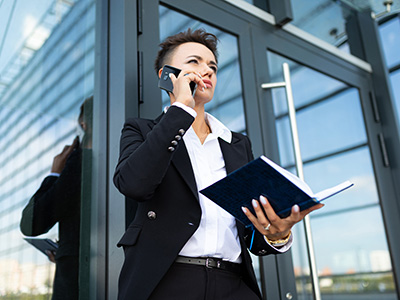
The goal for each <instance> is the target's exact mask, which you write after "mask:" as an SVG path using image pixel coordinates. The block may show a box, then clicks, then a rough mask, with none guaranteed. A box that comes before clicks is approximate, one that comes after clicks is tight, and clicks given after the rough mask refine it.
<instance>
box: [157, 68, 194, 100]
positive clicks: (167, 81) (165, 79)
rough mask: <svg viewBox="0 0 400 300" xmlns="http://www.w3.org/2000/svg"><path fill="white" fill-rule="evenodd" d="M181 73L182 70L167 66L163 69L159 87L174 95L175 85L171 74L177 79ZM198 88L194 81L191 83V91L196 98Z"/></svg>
mask: <svg viewBox="0 0 400 300" xmlns="http://www.w3.org/2000/svg"><path fill="white" fill-rule="evenodd" d="M180 72H181V69H178V68H175V67H172V66H169V65H165V66H164V67H163V69H162V72H161V76H160V79H159V81H158V87H159V88H160V89H163V90H166V91H167V92H168V93H172V91H173V90H174V85H173V84H172V81H171V78H170V77H169V76H170V75H169V74H170V73H172V74H174V75H175V77H178V76H179V73H180ZM196 88H197V84H196V83H195V82H194V81H192V82H190V90H191V91H192V96H194V94H195V92H196Z"/></svg>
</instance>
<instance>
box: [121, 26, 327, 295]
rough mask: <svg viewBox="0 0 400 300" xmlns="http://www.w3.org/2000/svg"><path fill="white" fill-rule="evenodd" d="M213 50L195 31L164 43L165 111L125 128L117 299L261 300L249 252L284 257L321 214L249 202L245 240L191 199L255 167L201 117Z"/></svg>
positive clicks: (238, 229) (242, 144)
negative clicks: (168, 88)
mask: <svg viewBox="0 0 400 300" xmlns="http://www.w3.org/2000/svg"><path fill="white" fill-rule="evenodd" d="M216 43H217V39H216V37H215V36H214V35H212V34H209V33H206V32H204V31H202V30H196V31H191V30H188V31H187V32H184V33H180V34H177V35H175V36H172V37H169V38H167V40H166V41H165V42H163V43H162V44H161V45H160V46H161V50H160V51H159V54H158V57H157V60H156V70H157V72H158V74H159V76H160V74H161V68H162V66H163V65H164V64H169V65H172V66H174V67H177V68H179V69H182V72H181V73H180V74H179V76H178V77H177V78H176V77H175V76H174V75H171V80H172V82H173V86H174V89H173V93H171V94H170V99H171V106H170V107H169V108H168V109H167V110H166V111H165V112H164V113H163V114H162V115H161V116H160V117H158V118H157V119H155V120H145V119H129V120H127V121H126V123H125V125H124V129H123V131H122V137H121V153H120V158H119V162H118V165H117V168H116V172H115V175H114V182H115V184H116V186H117V188H118V189H119V190H120V191H121V192H122V193H123V194H124V195H125V196H127V197H128V198H132V199H134V200H135V201H137V202H138V208H137V211H136V215H135V218H134V220H133V222H132V223H131V224H130V225H129V227H128V229H127V231H126V232H125V234H124V236H123V237H122V239H121V240H120V242H119V245H120V246H123V247H124V251H125V262H124V265H123V268H122V271H121V274H120V281H119V299H152V300H154V299H163V300H165V299H174V300H179V299H185V300H186V299H230V300H231V299H246V300H251V299H260V298H261V295H260V291H259V289H258V286H257V282H256V278H255V274H254V271H253V267H252V262H251V258H250V255H249V253H248V251H247V248H250V251H251V252H252V253H254V254H256V255H266V254H278V253H280V252H285V251H287V249H289V247H290V245H291V240H292V238H291V235H290V230H291V227H292V226H293V225H294V224H295V223H297V222H299V221H300V220H301V219H302V218H303V217H304V216H305V215H306V214H307V213H309V212H310V211H311V210H314V209H316V208H319V207H321V206H322V205H318V206H315V207H314V208H313V209H310V210H308V211H303V212H299V211H298V207H297V206H296V207H293V209H292V213H291V215H290V216H289V217H288V218H286V219H280V218H279V217H278V216H277V215H276V214H275V213H274V211H273V209H272V208H271V206H270V205H269V204H268V201H267V199H265V198H263V199H261V201H260V202H259V201H253V202H254V203H253V205H254V207H255V210H256V212H257V214H256V216H253V215H252V214H251V213H250V212H249V211H248V210H246V209H245V208H244V211H245V213H246V215H247V216H248V217H249V219H250V220H251V221H252V223H253V224H254V227H255V228H256V230H254V231H251V230H250V229H245V228H244V226H243V225H242V224H241V223H238V222H236V221H235V219H234V218H233V217H232V216H231V215H229V214H228V213H226V212H225V211H224V210H223V209H221V208H219V207H218V206H217V205H216V204H214V203H213V202H212V201H210V200H209V199H207V198H206V197H204V196H203V195H201V194H199V192H198V191H199V190H201V189H202V188H204V187H206V186H208V185H210V184H212V183H213V182H215V181H217V180H218V179H220V178H222V177H225V176H226V174H227V173H229V172H232V171H234V170H235V169H237V168H239V167H241V166H243V165H244V164H246V163H247V162H249V161H251V160H252V159H253V155H252V152H251V147H250V142H249V139H248V138H247V137H246V136H244V135H241V134H238V133H234V132H231V131H229V130H228V129H227V128H226V127H225V126H224V125H223V124H222V123H220V122H219V121H218V120H217V119H215V118H214V117H213V116H211V115H210V114H207V113H205V112H204V105H205V104H206V103H207V102H209V101H211V100H212V98H213V94H214V89H215V86H216V83H217V75H216V74H217V67H218V66H217V55H216ZM191 81H194V82H196V83H197V91H196V93H195V96H194V97H192V94H191V91H190V87H189V83H190V82H191ZM264 212H265V214H266V216H265V215H264ZM250 244H251V245H250Z"/></svg>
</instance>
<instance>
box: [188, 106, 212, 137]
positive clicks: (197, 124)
mask: <svg viewBox="0 0 400 300" xmlns="http://www.w3.org/2000/svg"><path fill="white" fill-rule="evenodd" d="M194 109H195V111H196V113H197V116H196V119H195V120H194V122H193V123H192V128H193V130H194V132H195V133H196V135H197V136H198V138H199V139H200V141H201V143H203V142H204V141H205V139H206V138H207V135H208V134H209V133H210V132H211V129H210V127H209V126H208V124H207V122H206V118H205V112H204V106H202V107H197V106H196V107H195V108H194Z"/></svg>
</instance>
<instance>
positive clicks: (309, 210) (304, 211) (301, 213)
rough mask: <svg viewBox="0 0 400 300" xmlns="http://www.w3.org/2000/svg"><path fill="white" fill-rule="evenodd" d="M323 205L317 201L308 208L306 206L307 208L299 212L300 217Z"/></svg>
mask: <svg viewBox="0 0 400 300" xmlns="http://www.w3.org/2000/svg"><path fill="white" fill-rule="evenodd" d="M324 206H325V204H322V203H318V204H317V205H314V206H312V207H310V208H307V209H305V210H303V211H301V212H300V215H301V218H302V219H303V218H304V217H305V216H306V215H308V214H309V213H310V212H312V211H315V210H318V209H320V208H322V207H324Z"/></svg>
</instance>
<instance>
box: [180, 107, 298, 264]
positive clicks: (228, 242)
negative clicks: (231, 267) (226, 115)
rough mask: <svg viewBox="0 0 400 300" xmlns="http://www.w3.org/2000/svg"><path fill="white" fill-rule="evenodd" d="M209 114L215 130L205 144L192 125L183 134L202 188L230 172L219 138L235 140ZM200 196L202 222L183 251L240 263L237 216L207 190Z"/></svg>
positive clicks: (207, 117) (187, 108) (208, 118)
mask: <svg viewBox="0 0 400 300" xmlns="http://www.w3.org/2000/svg"><path fill="white" fill-rule="evenodd" d="M173 105H174V106H178V107H180V108H182V109H184V110H185V111H186V112H188V113H190V114H191V115H192V116H193V117H196V112H195V111H194V110H193V109H191V108H190V107H188V106H185V105H184V104H181V103H177V102H175V103H174V104H173ZM205 117H206V122H207V124H208V126H209V127H210V129H211V133H210V134H209V135H208V136H207V138H206V139H205V141H204V143H203V144H201V142H200V140H199V138H198V136H197V135H196V133H195V131H194V130H193V128H192V127H190V128H189V129H188V130H187V131H186V133H185V135H184V136H183V141H184V143H185V146H186V148H187V151H188V154H189V158H190V161H191V164H192V168H193V172H194V176H195V180H196V184H197V190H198V191H200V190H202V189H204V188H206V187H208V186H210V185H211V184H213V183H214V182H216V181H218V180H220V179H222V178H224V177H225V176H226V168H225V161H224V158H223V156H222V152H221V148H220V145H219V142H218V138H221V139H223V140H224V141H226V142H227V143H231V141H232V133H231V131H230V130H229V129H228V128H227V127H226V126H225V125H223V124H222V123H221V122H220V121H219V120H217V119H216V118H215V117H213V116H212V115H210V114H208V113H206V115H205ZM198 196H199V202H200V207H201V211H202V215H201V220H200V226H199V227H198V228H197V230H196V231H195V233H194V234H193V235H192V237H191V238H190V239H189V240H188V241H187V243H186V244H185V246H184V247H183V248H182V250H181V251H180V253H179V255H182V256H189V257H215V258H221V259H223V260H228V261H231V262H236V263H240V262H241V257H240V254H241V247H240V242H239V237H238V232H237V228H236V221H235V218H234V217H233V216H232V215H231V214H229V213H228V212H226V211H225V210H224V209H222V208H221V207H219V206H218V205H217V204H215V203H214V202H213V201H211V200H210V199H208V198H207V197H206V196H204V195H203V194H201V193H198ZM291 244H292V239H290V241H289V243H287V244H286V245H285V246H283V247H282V248H279V249H278V248H275V249H276V250H278V251H280V252H286V251H287V250H288V249H289V248H290V246H291Z"/></svg>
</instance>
